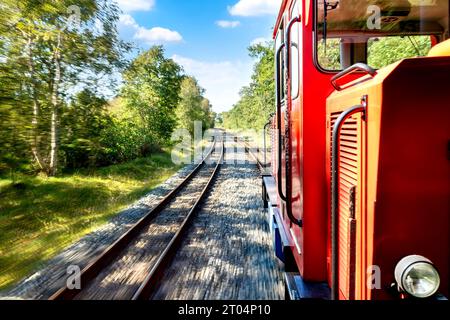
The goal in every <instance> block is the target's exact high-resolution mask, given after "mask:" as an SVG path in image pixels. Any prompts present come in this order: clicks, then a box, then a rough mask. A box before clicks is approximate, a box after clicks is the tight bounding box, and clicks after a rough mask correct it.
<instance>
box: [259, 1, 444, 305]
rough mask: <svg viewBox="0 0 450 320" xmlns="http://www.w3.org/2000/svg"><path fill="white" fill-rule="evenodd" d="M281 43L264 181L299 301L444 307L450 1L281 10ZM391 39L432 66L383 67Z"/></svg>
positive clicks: (295, 5) (314, 4)
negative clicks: (414, 301) (435, 302)
mask: <svg viewBox="0 0 450 320" xmlns="http://www.w3.org/2000/svg"><path fill="white" fill-rule="evenodd" d="M274 38H275V53H276V82H277V97H276V104H277V113H276V116H275V117H274V118H273V123H272V128H273V129H275V130H273V132H274V133H275V136H274V137H273V139H272V141H273V144H274V146H273V148H272V150H273V155H272V172H271V174H272V176H270V177H264V179H263V181H264V182H263V183H264V190H265V192H266V193H268V194H265V195H264V197H265V199H269V200H270V205H269V207H270V208H269V209H270V213H271V214H270V219H271V222H270V223H271V224H273V225H274V226H275V228H274V237H275V244H276V252H277V255H278V256H279V257H280V258H281V259H282V260H283V261H284V263H285V266H286V284H287V288H288V292H289V295H290V297H291V298H294V299H295V298H330V297H331V298H332V299H392V298H399V297H416V298H430V297H433V298H436V297H443V296H447V295H448V271H449V270H448V269H449V237H448V227H449V224H448V223H449V219H448V216H449V213H450V120H449V119H450V105H449V103H450V102H449V101H450V90H448V88H449V87H450V43H449V41H450V40H447V41H446V39H448V38H449V4H448V1H447V0H433V1H414V0H411V1H403V0H396V1H375V0H363V1H353V0H342V1H323V0H316V1H308V0H284V1H283V3H282V6H281V9H280V13H279V16H278V19H277V23H276V28H275V32H274ZM394 38H395V39H396V41H398V42H396V43H404V42H402V41H406V40H409V42H410V43H412V46H411V48H414V49H418V50H417V51H416V50H414V51H415V52H414V53H417V54H414V55H416V56H417V55H419V56H423V55H427V57H420V58H408V56H407V55H406V56H402V57H401V58H399V59H396V60H398V61H397V62H395V63H391V64H388V65H380V62H379V61H378V60H379V59H378V60H377V58H378V56H379V55H380V54H379V53H378V52H377V51H376V50H377V48H378V50H379V48H382V49H383V50H384V51H386V50H393V49H396V50H397V51H398V48H392V42H389V41H392V40H393V39H394ZM383 41H384V42H383ZM409 42H408V43H409ZM380 44H383V46H381V47H380ZM419 44H420V45H419ZM427 45H429V47H430V49H431V50H430V52H429V53H428V52H420V49H422V50H423V48H426V47H427ZM389 46H391V47H389ZM431 47H433V48H431ZM401 51H402V50H401V49H400V52H401ZM404 51H405V52H406V51H408V50H407V47H405V49H404ZM427 51H428V50H427ZM396 54H398V52H397V53H396ZM405 54H407V53H405ZM387 57H388V58H390V59H395V54H394V57H391V55H389V54H388V55H387ZM385 60H386V59H385ZM388 60H389V59H388ZM394 61H395V60H394ZM369 62H370V63H373V64H376V67H377V68H378V70H376V69H373V68H371V67H370V66H369V65H368V64H370V63H369ZM390 62H393V61H390ZM338 69H340V70H338ZM342 69H343V70H344V71H341V70H342Z"/></svg>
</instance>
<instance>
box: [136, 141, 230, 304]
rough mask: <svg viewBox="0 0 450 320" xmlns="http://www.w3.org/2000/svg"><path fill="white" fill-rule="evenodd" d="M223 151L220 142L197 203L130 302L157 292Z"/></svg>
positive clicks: (217, 168) (223, 147) (207, 187)
mask: <svg viewBox="0 0 450 320" xmlns="http://www.w3.org/2000/svg"><path fill="white" fill-rule="evenodd" d="M224 149H225V142H224V141H222V151H221V155H220V158H219V161H218V162H217V164H216V167H215V169H214V171H213V173H212V175H211V177H210V178H209V180H208V182H207V184H206V185H205V187H204V188H203V190H202V193H201V195H200V196H199V197H198V198H197V201H196V202H195V204H194V206H193V207H192V208H191V210H190V211H189V213H188V215H187V216H186V218H185V219H184V221H183V223H182V224H181V227H180V229H179V230H178V232H177V233H176V234H175V236H174V237H173V238H172V240H171V241H170V242H169V244H168V245H167V246H166V248H165V250H164V251H163V253H162V254H161V255H160V257H159V259H158V261H157V262H156V263H155V264H154V266H153V268H152V270H151V271H150V273H149V274H148V275H147V277H146V278H145V280H144V282H143V283H142V285H141V286H140V287H139V289H138V290H137V291H136V293H135V294H134V296H133V298H132V300H149V299H151V298H152V297H153V295H154V294H155V292H156V291H157V290H158V288H159V287H160V285H161V279H162V278H163V275H164V271H165V270H166V268H167V266H169V265H170V263H171V262H172V260H173V259H174V257H175V255H176V253H177V251H178V249H179V247H180V245H181V242H182V240H183V237H184V235H185V233H186V231H187V230H188V228H189V226H190V225H191V222H192V220H193V217H194V216H195V213H196V212H197V210H198V207H199V205H200V203H201V201H202V200H203V198H204V197H205V195H206V193H207V191H208V189H209V187H210V186H211V184H212V182H213V180H214V178H215V177H216V174H217V172H218V171H219V168H220V166H221V164H222V162H223V157H224Z"/></svg>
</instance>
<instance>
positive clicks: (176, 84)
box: [121, 46, 183, 144]
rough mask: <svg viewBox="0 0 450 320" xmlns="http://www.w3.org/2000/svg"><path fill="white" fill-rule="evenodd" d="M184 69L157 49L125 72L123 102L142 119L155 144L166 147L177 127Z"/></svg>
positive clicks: (141, 57) (160, 49)
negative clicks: (177, 113) (177, 108)
mask: <svg viewBox="0 0 450 320" xmlns="http://www.w3.org/2000/svg"><path fill="white" fill-rule="evenodd" d="M181 71H182V69H181V67H180V66H179V65H178V64H177V63H175V62H174V61H173V60H172V59H167V58H165V57H164V49H163V47H162V46H154V47H152V48H151V49H150V50H148V51H145V52H144V53H142V54H140V55H139V56H138V57H137V58H136V59H134V60H133V61H132V63H131V65H130V66H129V68H128V69H127V70H126V71H125V73H124V75H123V78H124V85H123V89H122V94H121V96H122V98H123V99H124V101H125V104H126V105H127V106H128V108H129V109H130V110H132V111H134V112H136V114H137V115H139V118H140V123H139V126H140V127H141V128H142V130H144V131H145V133H146V134H147V135H148V136H149V138H150V139H152V141H153V143H156V144H163V143H166V142H167V141H168V140H169V139H170V136H171V134H172V132H173V130H174V128H175V126H176V117H175V109H176V107H177V105H178V102H179V100H180V98H179V92H180V87H181V81H182V79H183V78H182V75H181Z"/></svg>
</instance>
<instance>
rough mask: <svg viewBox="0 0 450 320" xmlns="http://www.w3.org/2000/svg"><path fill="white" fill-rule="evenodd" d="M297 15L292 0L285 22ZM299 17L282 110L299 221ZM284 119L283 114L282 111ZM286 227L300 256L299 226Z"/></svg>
mask: <svg viewBox="0 0 450 320" xmlns="http://www.w3.org/2000/svg"><path fill="white" fill-rule="evenodd" d="M297 17H301V1H299V0H295V1H293V2H292V5H291V7H290V8H289V19H288V20H289V21H294V19H295V18H297ZM301 25H302V23H301V20H300V21H299V22H296V23H295V24H293V25H292V26H291V28H292V29H291V31H290V32H288V33H287V34H288V35H289V36H290V39H289V40H290V41H289V43H290V48H289V50H290V53H289V54H290V59H289V60H290V66H289V68H290V70H289V75H290V77H289V80H288V83H289V88H288V95H287V98H286V99H289V106H288V107H287V108H286V109H285V110H289V112H290V126H289V127H290V128H289V129H290V143H291V146H290V148H291V159H290V162H291V176H290V177H288V179H291V181H290V184H291V188H290V189H291V194H292V196H291V207H292V215H293V217H294V218H295V221H302V218H303V183H302V180H303V172H302V169H301V168H302V166H301V162H302V159H301V158H302V95H301V87H302V86H301V79H302V77H301V63H300V61H301V56H300V55H301V52H302V32H301V31H302V30H301ZM285 117H286V118H287V114H285ZM287 222H288V223H289V224H288V225H289V226H290V233H291V236H292V239H293V241H294V243H293V246H294V255H296V256H297V258H300V256H301V254H302V243H301V242H302V237H301V231H302V230H301V227H300V226H299V224H298V223H294V222H293V221H291V220H289V221H287Z"/></svg>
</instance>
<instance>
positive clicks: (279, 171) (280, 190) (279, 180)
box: [275, 43, 286, 201]
mask: <svg viewBox="0 0 450 320" xmlns="http://www.w3.org/2000/svg"><path fill="white" fill-rule="evenodd" d="M284 47H285V44H284V43H283V44H281V46H280V47H279V48H278V50H277V52H276V58H275V60H276V66H275V81H276V90H275V91H276V92H275V95H276V103H277V115H276V117H277V135H278V139H277V140H278V141H277V142H278V152H277V165H278V168H277V189H278V196H279V197H280V199H281V200H282V201H286V196H285V194H284V193H283V185H282V177H281V176H282V168H281V158H282V155H281V152H282V149H281V139H282V136H281V93H280V86H279V83H280V72H279V71H280V70H279V67H280V62H281V60H280V56H281V52H282V51H283V49H284Z"/></svg>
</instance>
